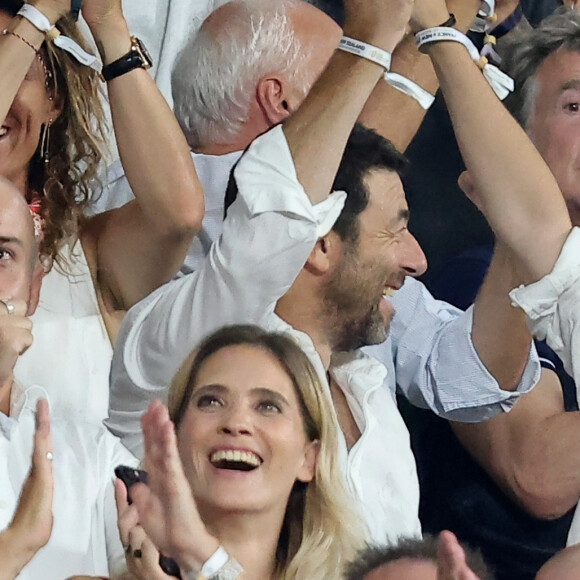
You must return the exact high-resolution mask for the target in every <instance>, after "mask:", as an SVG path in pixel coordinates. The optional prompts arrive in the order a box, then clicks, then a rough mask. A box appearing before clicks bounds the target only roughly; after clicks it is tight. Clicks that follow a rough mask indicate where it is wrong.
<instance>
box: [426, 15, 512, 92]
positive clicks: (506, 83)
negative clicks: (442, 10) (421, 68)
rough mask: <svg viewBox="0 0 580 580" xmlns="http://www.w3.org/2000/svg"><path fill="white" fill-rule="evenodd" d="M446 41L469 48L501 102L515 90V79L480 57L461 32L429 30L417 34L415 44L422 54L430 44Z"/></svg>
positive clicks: (439, 29) (438, 28)
mask: <svg viewBox="0 0 580 580" xmlns="http://www.w3.org/2000/svg"><path fill="white" fill-rule="evenodd" d="M446 41H452V42H459V43H460V44H463V46H465V48H467V51H468V52H469V56H471V58H472V59H473V61H474V62H475V63H476V64H477V66H478V67H479V68H480V69H481V70H482V72H483V76H484V77H485V78H486V80H487V82H488V83H489V84H490V86H491V88H492V89H493V91H494V92H495V94H496V95H497V96H498V97H499V99H500V100H503V99H505V98H506V97H507V96H508V94H509V93H510V92H512V91H513V90H514V81H513V79H512V78H511V77H509V76H508V75H506V74H505V73H504V72H502V71H500V70H499V69H498V68H497V67H496V66H494V65H492V64H489V62H488V60H487V58H486V57H485V56H480V54H479V52H478V51H477V48H475V46H474V44H473V42H471V40H469V38H467V36H465V34H463V33H462V32H459V30H456V29H455V28H443V27H440V26H439V27H435V28H427V29H426V30H421V31H420V32H417V34H415V42H416V44H417V48H418V49H419V51H420V52H426V46H427V45H428V44H432V43H435V42H446Z"/></svg>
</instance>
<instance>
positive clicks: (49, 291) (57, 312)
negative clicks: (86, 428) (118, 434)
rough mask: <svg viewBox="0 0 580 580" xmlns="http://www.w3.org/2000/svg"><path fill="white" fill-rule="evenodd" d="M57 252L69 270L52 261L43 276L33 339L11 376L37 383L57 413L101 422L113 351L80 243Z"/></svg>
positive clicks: (34, 321) (33, 317)
mask: <svg viewBox="0 0 580 580" xmlns="http://www.w3.org/2000/svg"><path fill="white" fill-rule="evenodd" d="M60 253H61V256H62V257H63V258H64V260H65V264H68V270H69V272H67V273H65V272H63V270H62V269H61V268H60V267H59V266H58V265H56V264H55V265H54V267H53V268H52V270H51V271H50V272H49V273H48V274H47V275H46V276H45V277H44V279H43V281H42V289H41V291H40V302H39V304H38V308H37V309H36V312H35V313H34V315H33V316H32V321H33V324H34V326H33V330H32V333H33V336H34V342H33V344H32V346H31V347H30V348H29V349H28V350H27V351H26V352H25V353H24V354H23V355H22V356H21V357H20V358H19V360H18V362H17V364H16V368H15V372H14V374H15V377H16V380H17V381H18V382H20V384H23V385H39V384H40V385H42V386H43V387H44V388H45V389H46V390H47V391H48V393H49V395H50V400H51V403H52V405H53V406H54V408H55V409H58V410H59V412H63V411H66V412H71V413H72V414H73V416H74V417H75V419H81V420H85V421H89V422H99V423H100V422H101V421H102V420H103V419H104V418H105V417H106V416H107V408H108V404H109V371H110V367H111V358H112V356H113V349H112V347H111V342H110V340H109V336H108V334H107V330H106V328H105V324H104V322H103V318H102V316H101V314H100V311H99V306H98V303H97V296H96V294H95V288H94V286H93V282H92V279H91V274H90V271H89V267H88V264H87V260H86V257H85V254H84V252H83V249H82V246H81V243H80V242H78V241H77V242H76V243H75V244H74V246H73V247H72V248H71V247H70V246H68V245H66V246H64V247H63V249H62V250H61V252H60Z"/></svg>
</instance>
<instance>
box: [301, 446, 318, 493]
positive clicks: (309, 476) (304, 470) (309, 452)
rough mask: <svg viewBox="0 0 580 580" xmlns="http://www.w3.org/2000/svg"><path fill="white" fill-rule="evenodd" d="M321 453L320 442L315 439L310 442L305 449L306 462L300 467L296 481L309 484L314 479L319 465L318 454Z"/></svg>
mask: <svg viewBox="0 0 580 580" xmlns="http://www.w3.org/2000/svg"><path fill="white" fill-rule="evenodd" d="M319 453H320V441H319V440H318V439H315V440H314V441H309V442H308V443H307V444H306V447H305V449H304V462H303V463H302V466H301V467H300V469H299V471H298V474H297V475H296V479H297V480H298V481H302V482H303V483H307V482H309V481H312V480H313V479H314V475H315V473H316V464H317V463H318V454H319Z"/></svg>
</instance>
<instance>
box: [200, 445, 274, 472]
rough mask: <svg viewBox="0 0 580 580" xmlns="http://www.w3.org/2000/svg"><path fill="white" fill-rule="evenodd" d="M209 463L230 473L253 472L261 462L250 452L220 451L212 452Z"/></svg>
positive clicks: (260, 459)
mask: <svg viewBox="0 0 580 580" xmlns="http://www.w3.org/2000/svg"><path fill="white" fill-rule="evenodd" d="M209 461H210V463H211V464H212V465H213V466H214V467H217V468H218V469H229V470H232V471H253V470H254V469H256V468H257V467H259V466H260V465H261V464H262V462H263V460H262V458H261V457H259V456H258V455H257V454H256V453H254V452H252V451H245V450H244V451H242V450H239V449H220V450H218V451H214V452H213V453H212V454H211V455H210V457H209Z"/></svg>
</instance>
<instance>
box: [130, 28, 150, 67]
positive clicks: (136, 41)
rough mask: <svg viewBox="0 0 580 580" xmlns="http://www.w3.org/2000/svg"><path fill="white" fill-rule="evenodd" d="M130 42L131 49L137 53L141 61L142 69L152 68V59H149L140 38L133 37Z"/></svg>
mask: <svg viewBox="0 0 580 580" xmlns="http://www.w3.org/2000/svg"><path fill="white" fill-rule="evenodd" d="M131 42H132V46H131V49H132V50H134V51H135V52H137V53H138V54H139V55H140V56H141V58H142V59H143V68H145V69H147V68H151V67H152V66H153V59H152V58H151V55H150V54H149V51H148V50H147V48H146V46H145V45H144V44H143V41H142V40H141V39H140V38H137V37H136V36H133V37H132V38H131Z"/></svg>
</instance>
